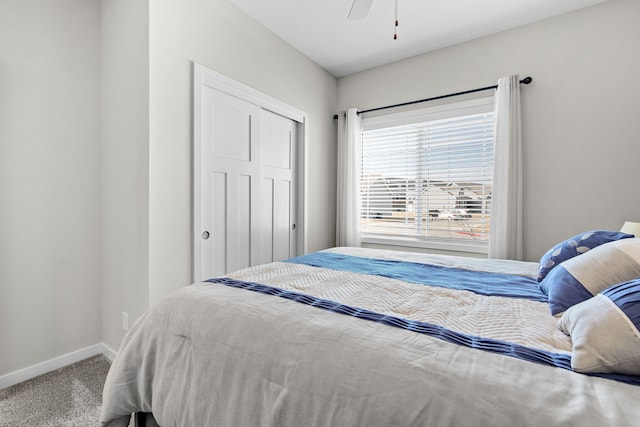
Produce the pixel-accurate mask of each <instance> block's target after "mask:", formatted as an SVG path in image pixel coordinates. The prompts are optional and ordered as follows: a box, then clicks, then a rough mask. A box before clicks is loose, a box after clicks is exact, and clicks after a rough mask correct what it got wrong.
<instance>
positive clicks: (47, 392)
mask: <svg viewBox="0 0 640 427" xmlns="http://www.w3.org/2000/svg"><path fill="white" fill-rule="evenodd" d="M109 367H110V362H109V360H108V359H107V358H106V357H104V356H102V355H98V356H94V357H91V358H89V359H85V360H82V361H80V362H77V363H74V364H72V365H69V366H65V367H64V368H60V369H57V370H55V371H52V372H49V373H46V374H44V375H40V376H38V377H36V378H33V379H31V380H28V381H25V382H23V383H20V384H16V385H14V386H11V387H7V388H5V389H2V390H0V427H18V426H29V427H45V426H46V427H58V426H64V427H97V426H99V417H100V406H101V405H102V387H103V386H104V381H105V378H106V377H107V372H108V371H109ZM131 425H132V424H131Z"/></svg>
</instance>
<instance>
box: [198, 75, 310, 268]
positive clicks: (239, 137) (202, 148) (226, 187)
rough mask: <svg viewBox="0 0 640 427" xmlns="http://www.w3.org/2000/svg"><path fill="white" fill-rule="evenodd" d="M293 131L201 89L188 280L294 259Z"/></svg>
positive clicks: (284, 122)
mask: <svg viewBox="0 0 640 427" xmlns="http://www.w3.org/2000/svg"><path fill="white" fill-rule="evenodd" d="M297 126H298V123H297V122H295V121H293V120H290V119H288V118H285V117H283V116H281V115H278V114H275V113H272V112H270V111H268V110H266V109H263V108H261V107H259V106H257V105H255V104H253V103H251V102H248V101H245V100H243V99H241V98H238V97H236V96H233V95H230V94H227V93H225V92H223V91H220V90H217V89H214V88H211V87H204V88H203V90H202V92H201V120H200V129H199V134H198V136H199V140H200V145H199V148H198V150H194V154H196V156H197V157H196V158H194V163H198V165H199V170H200V172H199V173H200V177H199V182H198V183H197V184H196V185H195V187H196V192H195V194H194V199H196V200H194V208H195V209H199V213H200V215H199V220H198V218H197V217H198V215H196V216H195V217H196V218H195V219H194V227H196V228H197V229H198V231H196V234H195V239H196V245H197V246H196V251H194V252H196V253H195V254H194V255H195V256H199V257H200V260H199V263H196V266H198V265H199V267H197V270H195V271H194V275H195V278H194V279H195V280H206V279H207V278H211V277H215V276H221V275H224V274H226V273H229V272H231V271H235V270H238V269H241V268H245V267H249V266H253V265H258V264H263V263H266V262H271V261H276V260H284V259H287V258H290V257H292V256H295V255H296V242H297V238H296V237H297V230H296V228H297V227H296V225H295V224H296V223H295V220H296V207H297V204H296V195H297V192H296V187H295V176H296V168H295V164H296V145H297V134H298V132H297ZM195 169H198V168H194V170H195ZM196 179H197V178H196ZM198 189H199V191H198ZM197 198H199V199H197Z"/></svg>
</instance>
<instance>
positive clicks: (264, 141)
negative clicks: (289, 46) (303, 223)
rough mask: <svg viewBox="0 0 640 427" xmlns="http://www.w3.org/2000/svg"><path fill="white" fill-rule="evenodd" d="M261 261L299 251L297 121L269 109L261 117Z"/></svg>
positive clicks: (288, 255) (293, 254)
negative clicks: (296, 184)
mask: <svg viewBox="0 0 640 427" xmlns="http://www.w3.org/2000/svg"><path fill="white" fill-rule="evenodd" d="M261 131H262V132H261V138H260V141H261V148H262V161H261V163H262V188H261V189H260V190H261V205H260V208H261V211H262V221H261V224H262V228H261V229H262V233H261V237H262V245H261V247H262V250H261V263H265V262H272V261H282V260H284V259H287V258H291V257H293V256H295V254H296V239H295V236H296V232H295V228H296V227H297V225H296V218H295V216H296V215H295V207H296V204H295V203H294V201H295V194H296V188H295V176H296V171H295V159H296V145H297V139H296V136H297V123H296V122H294V121H292V120H290V119H287V118H285V117H282V116H280V115H278V114H275V113H272V112H270V111H267V110H263V111H262V117H261Z"/></svg>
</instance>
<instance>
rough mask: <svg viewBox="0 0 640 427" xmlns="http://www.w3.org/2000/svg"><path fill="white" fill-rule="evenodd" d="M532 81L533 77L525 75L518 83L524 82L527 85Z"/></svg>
mask: <svg viewBox="0 0 640 427" xmlns="http://www.w3.org/2000/svg"><path fill="white" fill-rule="evenodd" d="M532 81H533V78H532V77H530V76H527V77H525V78H524V79H522V80H520V83H524V84H526V85H528V84H529V83H531V82H532Z"/></svg>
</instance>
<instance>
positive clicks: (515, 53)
mask: <svg viewBox="0 0 640 427" xmlns="http://www.w3.org/2000/svg"><path fill="white" fill-rule="evenodd" d="M639 22H640V2H638V1H637V0H610V1H607V2H604V3H602V4H599V5H596V6H594V7H589V8H585V9H582V10H578V11H576V12H572V13H569V14H565V15H561V16H558V17H555V18H551V19H548V20H545V21H542V22H538V23H534V24H531V25H527V26H525V27H520V28H517V29H514V30H510V31H506V32H503V33H499V34H496V35H493V36H489V37H485V38H482V39H478V40H475V41H471V42H468V43H464V44H460V45H457V46H454V47H450V48H447V49H442V50H439V51H436V52H433V53H429V54H426V55H421V56H418V57H414V58H411V59H408V60H405V61H401V62H397V63H394V64H391V65H387V66H383V67H379V68H376V69H373V70H370V71H365V72H362V73H358V74H354V75H351V76H347V77H344V78H341V79H339V81H338V106H339V109H345V108H347V107H356V108H359V109H366V108H372V107H378V106H382V105H388V104H394V103H398V102H403V101H409V100H414V99H421V98H427V97H431V96H436V95H442V94H446V93H451V92H458V91H461V90H466V89H472V88H476V87H484V86H488V85H491V84H494V83H495V82H496V81H497V79H498V78H499V77H501V76H507V75H510V74H520V76H521V77H524V76H526V75H531V76H532V77H533V78H534V83H533V84H531V85H529V86H522V114H523V144H524V180H525V182H524V211H525V213H524V250H525V253H524V255H525V258H526V259H527V260H532V261H536V260H538V259H539V257H540V256H541V255H542V253H543V252H545V251H546V250H547V249H548V248H549V247H550V246H551V245H553V244H554V243H555V242H557V241H559V240H562V239H564V238H566V237H569V236H572V235H574V234H577V233H579V232H581V231H585V230H588V229H597V228H607V229H619V228H620V227H621V226H622V223H623V221H624V220H635V221H640V198H638V197H636V196H635V186H636V185H637V183H638V182H640V168H639V167H638V161H639V160H640V148H639V147H640V145H639V139H638V130H637V122H638V115H639V113H640V78H638V71H639V70H640V55H638V42H639V41H640V25H639V24H638V23H639Z"/></svg>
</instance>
